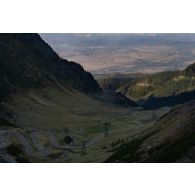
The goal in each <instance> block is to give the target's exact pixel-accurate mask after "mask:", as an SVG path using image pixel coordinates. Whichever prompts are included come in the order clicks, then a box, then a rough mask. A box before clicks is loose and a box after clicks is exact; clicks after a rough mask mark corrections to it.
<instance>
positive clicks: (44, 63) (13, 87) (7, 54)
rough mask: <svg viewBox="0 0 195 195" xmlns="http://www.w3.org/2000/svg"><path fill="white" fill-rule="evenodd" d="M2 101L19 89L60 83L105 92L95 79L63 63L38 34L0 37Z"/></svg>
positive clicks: (81, 69) (80, 88) (0, 96)
mask: <svg viewBox="0 0 195 195" xmlns="http://www.w3.org/2000/svg"><path fill="white" fill-rule="evenodd" d="M0 53H1V55H0V86H1V89H0V90H1V91H0V98H3V97H4V96H5V95H7V94H9V93H10V92H14V91H17V89H29V88H32V87H41V86H44V85H48V84H49V83H50V84H51V83H55V82H58V83H60V84H63V85H66V86H67V87H69V88H71V87H72V88H75V89H78V90H80V91H83V92H89V93H90V92H101V89H100V87H99V85H98V84H97V82H96V81H95V80H94V78H93V77H92V75H91V74H90V73H88V72H86V71H84V69H83V68H82V67H81V66H80V65H79V64H77V63H75V62H69V61H67V60H64V59H61V58H59V57H58V55H57V54H56V53H55V52H54V51H53V50H52V49H51V48H50V46H49V45H47V44H46V43H45V42H44V41H43V40H42V39H41V37H40V36H39V35H38V34H0Z"/></svg>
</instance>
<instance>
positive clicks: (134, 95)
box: [99, 64, 195, 108]
mask: <svg viewBox="0 0 195 195" xmlns="http://www.w3.org/2000/svg"><path fill="white" fill-rule="evenodd" d="M194 70H195V64H192V65H190V66H188V67H187V68H186V69H184V70H183V71H170V72H162V73H157V74H154V75H144V76H143V77H142V78H132V79H130V78H129V80H128V79H127V78H124V79H122V78H120V79H118V80H117V82H116V78H115V80H111V79H108V80H105V79H104V80H99V84H100V86H101V87H102V88H103V89H105V90H110V89H111V90H113V89H114V91H119V92H121V93H122V94H124V95H125V96H126V97H128V98H130V99H132V100H134V101H137V103H138V104H140V105H141V106H144V107H147V108H159V107H162V106H174V105H177V104H180V103H184V102H186V101H189V100H192V99H194V98H195V96H194V91H195V71H194ZM116 83H117V84H116ZM171 102H172V103H171Z"/></svg>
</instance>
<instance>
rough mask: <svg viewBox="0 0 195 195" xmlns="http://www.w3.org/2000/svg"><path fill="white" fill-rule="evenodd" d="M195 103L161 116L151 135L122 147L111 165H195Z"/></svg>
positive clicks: (143, 136) (151, 129)
mask: <svg viewBox="0 0 195 195" xmlns="http://www.w3.org/2000/svg"><path fill="white" fill-rule="evenodd" d="M194 117H195V102H194V101H192V102H190V103H187V104H184V105H181V106H178V107H176V108H174V109H172V110H171V112H170V113H168V114H166V115H165V116H163V117H161V118H160V120H158V121H157V122H156V123H155V124H154V125H153V126H152V127H151V128H149V129H148V134H146V135H142V136H140V137H139V138H136V139H134V140H133V141H132V142H128V143H126V144H124V145H123V146H121V147H120V148H119V149H118V151H117V152H116V153H115V154H113V156H111V157H110V158H109V159H108V162H116V161H122V162H176V161H178V162H179V161H180V162H194V160H195V158H194V154H195V151H194V149H193V147H194V143H195V131H194V125H195V122H194Z"/></svg>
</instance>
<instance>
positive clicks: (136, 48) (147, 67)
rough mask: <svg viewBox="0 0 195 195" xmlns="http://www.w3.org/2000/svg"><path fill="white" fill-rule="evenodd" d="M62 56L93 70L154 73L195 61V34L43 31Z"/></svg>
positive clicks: (184, 65)
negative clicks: (49, 32)
mask: <svg viewBox="0 0 195 195" xmlns="http://www.w3.org/2000/svg"><path fill="white" fill-rule="evenodd" d="M40 35H41V37H42V38H43V39H44V40H45V41H46V42H47V43H48V44H49V45H51V47H52V48H53V49H54V50H56V52H57V53H58V54H59V55H60V56H61V57H63V58H65V59H68V60H70V61H75V62H78V63H80V64H81V65H82V66H83V67H84V68H85V69H86V70H88V71H91V72H92V73H100V74H104V73H113V72H119V73H129V72H142V73H143V72H144V73H153V72H161V71H165V70H174V69H182V68H185V67H186V66H188V65H189V64H191V63H193V62H195V34H179V33H178V34H164V33H159V34H155V33H149V34H145V33H142V34H115V33H111V34H104V33H101V34H96V33H93V34H90V33H85V34H82V33H81V34H79V33H76V34H74V33H73V34H70V33H62V34H61V33H57V34H55V33H54V34H53V33H52V34H47V33H46V34H40Z"/></svg>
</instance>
